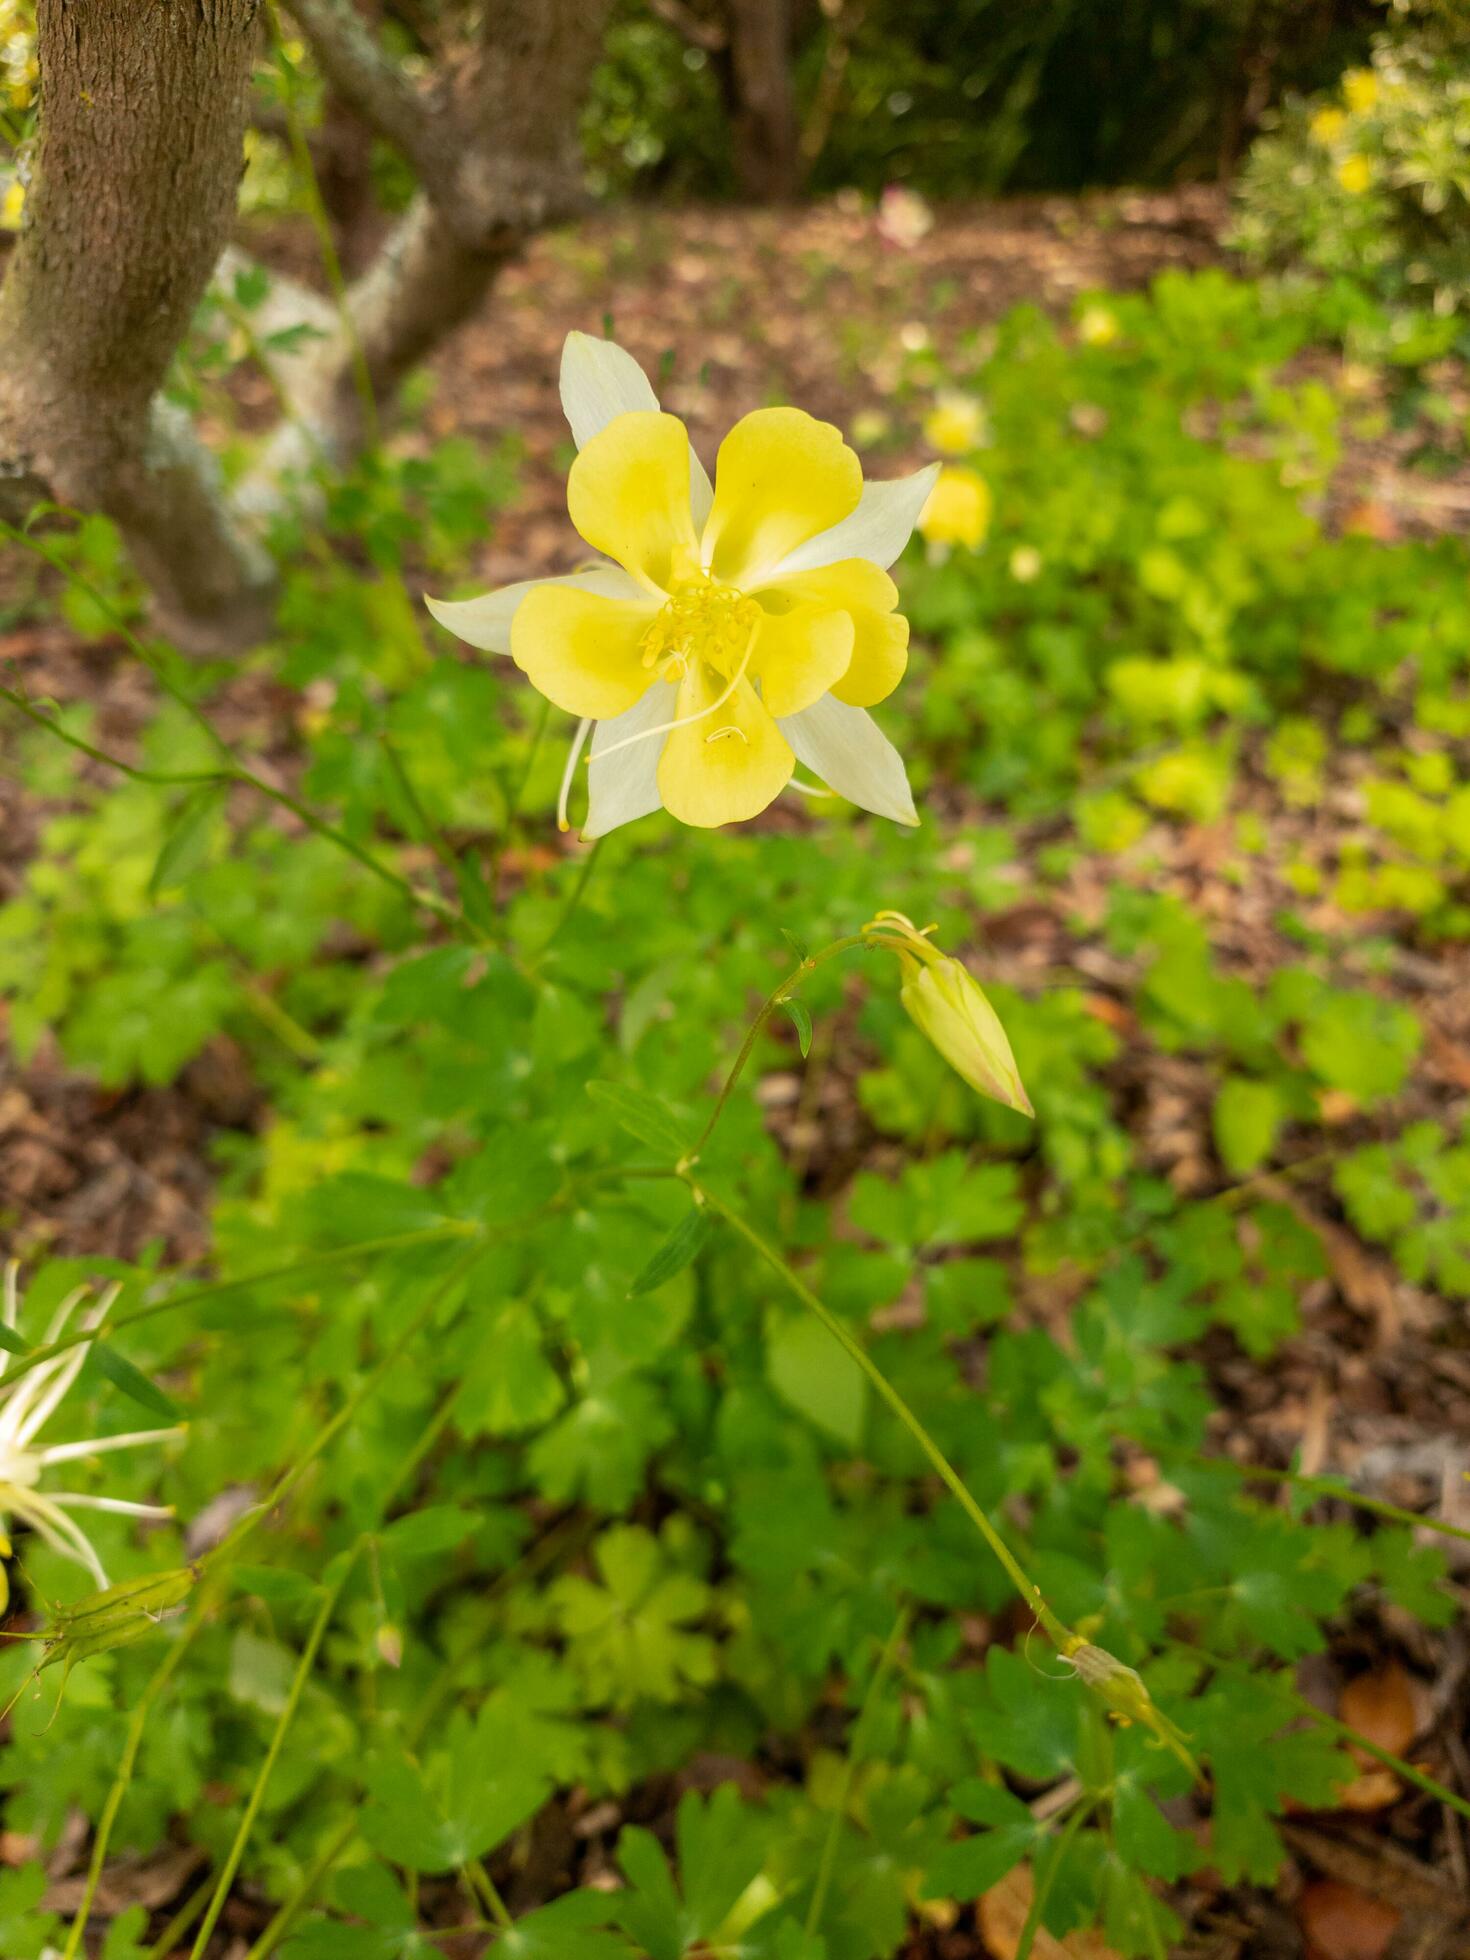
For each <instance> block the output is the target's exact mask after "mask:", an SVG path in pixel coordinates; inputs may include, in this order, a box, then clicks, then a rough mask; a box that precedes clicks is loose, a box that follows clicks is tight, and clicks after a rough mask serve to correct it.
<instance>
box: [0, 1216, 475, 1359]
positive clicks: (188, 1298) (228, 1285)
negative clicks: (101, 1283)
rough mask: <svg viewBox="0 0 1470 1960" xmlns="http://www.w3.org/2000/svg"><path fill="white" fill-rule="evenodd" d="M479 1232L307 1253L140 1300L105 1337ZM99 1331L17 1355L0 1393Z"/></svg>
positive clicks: (424, 1231) (470, 1228) (363, 1242)
mask: <svg viewBox="0 0 1470 1960" xmlns="http://www.w3.org/2000/svg"><path fill="white" fill-rule="evenodd" d="M479 1235H480V1227H479V1226H477V1225H472V1224H470V1223H469V1222H468V1221H467V1220H465V1219H460V1218H447V1219H445V1221H444V1222H443V1224H442V1225H426V1226H424V1227H422V1228H421V1229H420V1230H419V1231H416V1232H395V1233H392V1234H390V1235H389V1236H387V1237H385V1238H381V1239H359V1240H358V1241H357V1242H356V1243H355V1244H353V1245H339V1246H333V1247H332V1248H331V1250H330V1251H327V1252H312V1253H307V1254H306V1255H305V1256H304V1257H303V1258H300V1259H293V1260H292V1261H291V1263H290V1265H288V1266H271V1267H268V1268H267V1269H266V1270H265V1271H264V1272H259V1273H246V1274H245V1275H244V1276H243V1278H241V1279H223V1280H215V1281H213V1282H212V1283H211V1284H210V1285H208V1286H196V1287H194V1288H193V1289H192V1290H191V1291H189V1292H185V1293H172V1294H170V1295H169V1296H168V1297H167V1299H163V1300H145V1301H143V1302H142V1303H141V1304H140V1305H138V1306H136V1307H131V1308H129V1309H128V1311H127V1312H126V1313H117V1314H113V1315H111V1316H110V1318H109V1319H108V1321H107V1325H106V1331H107V1333H108V1334H117V1333H120V1332H121V1331H122V1330H123V1328H125V1327H136V1326H138V1324H139V1323H140V1322H141V1321H145V1320H154V1319H156V1318H157V1317H158V1315H159V1314H165V1313H175V1312H177V1310H178V1309H179V1308H180V1307H193V1306H198V1305H199V1304H200V1303H201V1302H203V1301H205V1300H219V1299H223V1298H224V1297H225V1296H227V1295H228V1294H231V1293H245V1292H248V1291H249V1290H250V1288H251V1287H252V1286H269V1285H273V1284H274V1283H275V1282H276V1281H278V1280H283V1279H295V1278H296V1276H297V1275H298V1274H299V1273H310V1272H317V1271H319V1270H320V1269H321V1268H323V1267H331V1266H345V1265H351V1263H352V1262H353V1261H354V1260H355V1259H368V1258H376V1257H377V1255H378V1254H379V1253H384V1252H400V1251H403V1250H405V1249H407V1248H408V1247H410V1246H417V1245H434V1244H436V1243H437V1242H438V1241H439V1240H441V1239H450V1238H460V1239H462V1238H478V1237H479ZM102 1331H103V1330H102V1329H101V1328H93V1327H75V1328H73V1329H72V1331H71V1332H70V1333H69V1334H60V1335H58V1336H57V1338H56V1339H55V1340H54V1341H46V1342H44V1343H43V1344H42V1345H41V1346H40V1347H34V1348H32V1349H31V1350H30V1352H29V1354H25V1355H22V1356H21V1358H20V1359H19V1360H18V1361H14V1362H12V1363H11V1365H10V1366H9V1367H8V1368H7V1369H5V1371H4V1372H3V1373H0V1392H3V1391H4V1390H5V1389H7V1388H9V1387H10V1386H11V1384H12V1383H13V1382H18V1381H19V1380H20V1379H21V1377H22V1376H23V1375H28V1374H29V1373H30V1372H31V1370H32V1369H33V1368H39V1367H41V1365H42V1364H43V1363H44V1362H47V1361H52V1360H54V1359H55V1358H56V1356H57V1355H58V1354H65V1353H66V1351H67V1350H68V1349H69V1348H74V1347H80V1346H82V1345H83V1344H84V1343H85V1342H87V1341H91V1340H95V1339H96V1338H97V1336H98V1335H99V1334H100V1333H101V1332H102Z"/></svg>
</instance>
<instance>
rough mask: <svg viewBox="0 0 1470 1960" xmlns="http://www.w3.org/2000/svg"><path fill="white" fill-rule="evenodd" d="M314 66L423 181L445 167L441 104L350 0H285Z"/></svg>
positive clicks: (429, 179) (432, 179) (425, 181)
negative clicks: (439, 130) (440, 132)
mask: <svg viewBox="0 0 1470 1960" xmlns="http://www.w3.org/2000/svg"><path fill="white" fill-rule="evenodd" d="M287 4H288V6H289V8H290V12H291V16H292V18H293V19H294V20H295V22H296V25H297V26H298V27H299V28H300V29H301V32H302V34H303V35H304V36H305V37H306V40H307V43H308V45H309V46H310V48H311V51H312V53H313V54H314V55H315V56H316V62H317V66H318V67H319V68H320V69H321V71H322V74H323V75H324V76H325V77H326V79H327V81H328V82H329V83H330V84H331V86H332V87H333V88H334V89H335V90H336V91H337V93H338V95H340V96H341V97H342V99H343V101H344V102H347V103H350V104H351V106H352V107H353V108H354V109H355V110H356V111H357V113H358V114H359V115H360V116H361V117H362V119H363V121H364V122H365V123H367V124H368V125H369V126H370V127H371V128H372V129H374V130H375V131H376V132H377V134H378V135H379V136H381V137H382V138H383V140H384V141H385V142H387V143H391V144H392V145H393V148H394V149H395V150H397V151H398V153H399V155H400V156H401V157H403V158H405V159H406V160H407V161H408V162H409V163H411V164H412V165H413V167H414V169H415V171H416V172H417V173H418V176H419V178H420V180H421V181H422V182H423V183H426V184H428V183H431V182H434V181H436V180H437V179H439V178H440V176H441V175H442V172H443V168H444V164H445V161H446V157H445V146H444V144H443V143H442V141H441V140H439V139H438V138H437V137H436V126H437V125H439V124H440V122H441V117H442V110H443V104H442V103H439V102H436V101H434V100H432V99H431V98H430V97H428V96H426V95H425V94H424V93H422V92H421V91H420V90H418V89H416V88H415V87H414V86H413V84H412V83H411V82H410V81H409V79H408V77H407V76H406V75H404V74H403V72H402V71H401V69H400V68H399V67H398V65H397V63H396V62H395V61H394V60H393V59H392V57H391V56H390V55H389V54H388V53H387V52H386V50H385V49H384V48H383V46H382V44H381V43H380V42H379V40H378V38H377V36H376V35H375V34H374V33H373V31H372V29H371V27H370V26H369V25H368V23H367V22H366V21H365V20H364V19H363V17H362V15H361V14H360V13H359V12H358V11H357V8H356V7H355V6H354V5H353V4H352V0H287Z"/></svg>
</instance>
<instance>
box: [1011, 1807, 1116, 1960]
mask: <svg viewBox="0 0 1470 1960" xmlns="http://www.w3.org/2000/svg"><path fill="white" fill-rule="evenodd" d="M1096 1808H1097V1806H1096V1805H1095V1804H1094V1803H1092V1802H1091V1801H1089V1800H1088V1798H1087V1796H1086V1793H1085V1792H1082V1793H1079V1795H1078V1797H1077V1800H1076V1803H1075V1805H1074V1806H1073V1810H1072V1814H1071V1816H1070V1817H1069V1818H1068V1819H1067V1822H1066V1824H1065V1826H1064V1827H1063V1830H1062V1834H1061V1836H1060V1837H1059V1838H1058V1839H1057V1848H1056V1854H1055V1856H1054V1857H1053V1858H1052V1861H1051V1863H1050V1864H1049V1865H1048V1866H1047V1868H1046V1877H1045V1878H1044V1879H1042V1880H1040V1881H1038V1880H1037V1878H1036V1860H1035V1859H1034V1858H1033V1859H1032V1861H1031V1877H1032V1887H1031V1904H1030V1905H1029V1906H1028V1907H1027V1909H1026V1918H1025V1921H1024V1923H1023V1924H1022V1927H1021V1937H1020V1939H1019V1940H1017V1942H1016V1951H1015V1955H1014V1960H1031V1949H1032V1947H1033V1946H1034V1945H1035V1944H1036V1935H1037V1933H1038V1932H1040V1930H1041V1915H1042V1914H1043V1913H1044V1912H1045V1911H1046V1902H1047V1900H1048V1899H1049V1898H1050V1897H1051V1889H1052V1887H1053V1885H1055V1883H1056V1879H1057V1873H1058V1872H1059V1871H1060V1870H1061V1869H1062V1866H1063V1865H1064V1864H1065V1863H1066V1860H1067V1851H1068V1848H1069V1847H1070V1845H1071V1843H1072V1840H1073V1838H1075V1837H1076V1835H1077V1833H1078V1832H1079V1831H1080V1830H1081V1829H1082V1826H1083V1825H1084V1824H1085V1823H1086V1822H1087V1819H1088V1818H1089V1817H1090V1816H1091V1815H1092V1813H1093V1811H1094V1810H1095V1809H1096Z"/></svg>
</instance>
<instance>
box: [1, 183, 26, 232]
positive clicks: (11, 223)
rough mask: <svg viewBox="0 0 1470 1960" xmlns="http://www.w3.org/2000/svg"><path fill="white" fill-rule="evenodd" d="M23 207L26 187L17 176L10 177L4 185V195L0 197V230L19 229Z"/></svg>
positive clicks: (24, 206) (24, 205)
mask: <svg viewBox="0 0 1470 1960" xmlns="http://www.w3.org/2000/svg"><path fill="white" fill-rule="evenodd" d="M25 208H26V187H25V185H24V184H23V183H22V182H21V181H20V179H19V177H12V178H11V180H10V182H9V183H8V184H7V185H6V186H5V194H4V196H3V197H0V231H19V230H20V220H21V213H22V212H23V211H24V210H25Z"/></svg>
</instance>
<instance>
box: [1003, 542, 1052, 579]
mask: <svg viewBox="0 0 1470 1960" xmlns="http://www.w3.org/2000/svg"><path fill="white" fill-rule="evenodd" d="M1045 562H1046V561H1045V560H1044V559H1043V557H1042V555H1041V553H1040V552H1039V551H1038V550H1037V549H1036V546H1035V545H1034V544H1018V545H1017V546H1016V548H1015V550H1014V551H1013V552H1012V553H1011V565H1010V571H1011V577H1012V578H1013V579H1014V580H1015V581H1016V583H1017V585H1030V584H1031V583H1032V581H1033V580H1035V579H1038V578H1040V577H1041V568H1042V566H1043V565H1044V564H1045Z"/></svg>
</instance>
